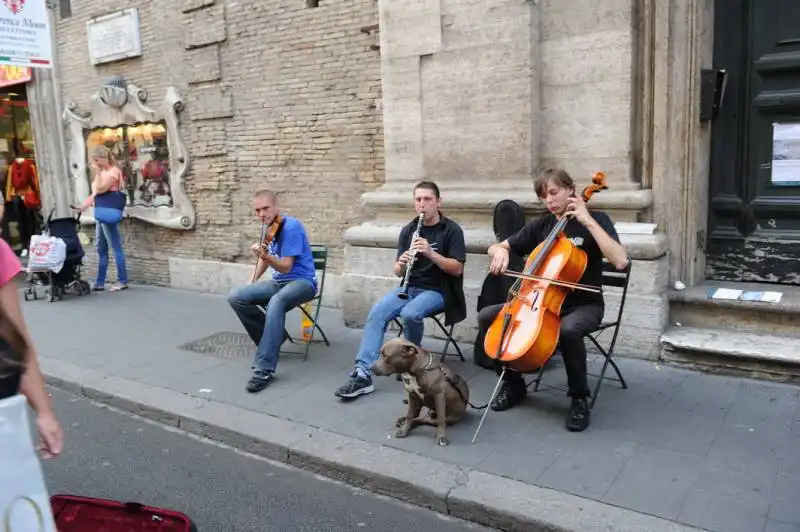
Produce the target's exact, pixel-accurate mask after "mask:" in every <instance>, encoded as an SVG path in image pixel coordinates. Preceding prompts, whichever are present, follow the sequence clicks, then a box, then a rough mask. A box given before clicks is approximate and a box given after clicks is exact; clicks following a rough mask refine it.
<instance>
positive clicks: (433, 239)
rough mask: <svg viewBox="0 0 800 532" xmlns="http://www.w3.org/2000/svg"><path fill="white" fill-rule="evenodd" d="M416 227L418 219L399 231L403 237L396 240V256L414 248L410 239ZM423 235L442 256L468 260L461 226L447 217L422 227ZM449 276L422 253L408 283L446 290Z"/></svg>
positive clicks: (425, 287)
mask: <svg viewBox="0 0 800 532" xmlns="http://www.w3.org/2000/svg"><path fill="white" fill-rule="evenodd" d="M416 228H417V222H416V220H414V222H411V223H408V224H407V225H406V226H405V227H403V229H402V231H400V238H398V240H397V258H398V259H399V258H400V255H402V254H403V253H404V252H406V251H407V250H408V249H409V248H410V247H411V239H412V238H413V236H414V231H415V230H416ZM420 236H421V237H422V238H424V239H425V240H427V241H428V243H429V244H430V245H431V248H432V249H433V250H434V251H436V252H437V253H439V254H440V255H442V256H444V257H447V258H448V259H456V260H457V261H459V262H462V263H463V262H466V260H467V248H466V245H465V243H464V232H463V230H462V229H461V227H460V226H459V225H458V224H457V223H455V222H453V221H452V220H449V219H447V218H445V217H441V218H440V220H439V223H437V224H436V225H431V226H425V225H423V226H421V227H420ZM448 277H449V275H447V274H446V273H445V272H444V271H442V269H441V268H439V267H438V266H437V265H436V264H434V262H433V261H431V260H430V259H429V258H427V257H423V256H422V255H421V254H418V255H417V258H416V259H415V262H414V267H413V268H412V270H411V275H410V276H409V279H408V286H410V287H415V288H421V289H423V290H436V291H437V292H442V291H443V285H444V283H445V281H447V280H448V279H447V278H448Z"/></svg>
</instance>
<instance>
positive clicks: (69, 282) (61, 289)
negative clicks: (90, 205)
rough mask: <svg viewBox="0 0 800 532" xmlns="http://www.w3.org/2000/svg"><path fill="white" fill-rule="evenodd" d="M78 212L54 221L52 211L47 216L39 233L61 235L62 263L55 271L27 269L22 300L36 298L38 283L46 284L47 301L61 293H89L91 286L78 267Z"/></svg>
mask: <svg viewBox="0 0 800 532" xmlns="http://www.w3.org/2000/svg"><path fill="white" fill-rule="evenodd" d="M80 219H81V215H80V213H78V215H77V216H76V217H75V218H73V217H68V218H57V219H55V220H53V211H50V215H49V216H48V217H47V224H46V226H45V229H44V231H42V234H43V235H45V236H52V237H56V238H60V239H61V240H63V241H64V243H65V244H66V248H67V253H66V259H65V260H64V265H63V266H62V267H61V270H60V271H59V272H58V273H53V272H52V271H49V270H48V271H31V268H28V276H27V286H26V288H25V291H24V292H23V297H24V298H25V301H29V300H30V299H39V293H38V291H37V286H49V289H48V290H47V300H48V301H50V302H53V301H55V300H56V299H63V298H64V294H66V293H67V292H73V293H75V294H77V295H79V296H83V295H86V294H90V293H91V292H92V287H91V286H89V283H87V282H86V281H84V280H83V279H81V266H82V265H83V256H84V251H83V246H82V245H81V241H80V238H79V237H78V228H79V227H80Z"/></svg>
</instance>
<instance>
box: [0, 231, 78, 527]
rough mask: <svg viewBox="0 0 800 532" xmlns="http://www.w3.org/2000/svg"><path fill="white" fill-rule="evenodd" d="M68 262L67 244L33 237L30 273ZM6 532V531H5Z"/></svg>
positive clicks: (60, 266) (55, 271)
mask: <svg viewBox="0 0 800 532" xmlns="http://www.w3.org/2000/svg"><path fill="white" fill-rule="evenodd" d="M65 260H67V244H66V243H65V242H64V241H63V240H62V239H60V238H56V237H54V236H45V235H33V236H32V237H31V245H30V248H29V249H28V271H29V272H45V271H48V270H50V271H51V272H53V273H58V272H60V271H61V268H63V267H64V261H65ZM3 532H5V531H3Z"/></svg>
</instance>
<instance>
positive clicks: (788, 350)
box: [660, 325, 800, 382]
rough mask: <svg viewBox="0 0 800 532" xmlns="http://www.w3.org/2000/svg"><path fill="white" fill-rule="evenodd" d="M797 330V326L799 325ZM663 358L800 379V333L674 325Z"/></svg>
mask: <svg viewBox="0 0 800 532" xmlns="http://www.w3.org/2000/svg"><path fill="white" fill-rule="evenodd" d="M795 330H797V328H795ZM660 344H661V358H662V360H664V361H666V362H668V363H672V364H676V365H683V366H689V367H692V368H694V369H700V370H704V371H709V372H715V373H729V374H736V375H745V376H749V377H755V378H763V379H770V380H779V381H788V382H800V334H779V333H766V334H764V333H755V332H750V331H737V330H730V329H723V328H702V327H679V326H675V325H673V326H670V327H668V328H667V329H666V330H665V331H664V332H663V333H662V334H661V338H660Z"/></svg>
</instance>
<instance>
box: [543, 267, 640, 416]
mask: <svg viewBox="0 0 800 532" xmlns="http://www.w3.org/2000/svg"><path fill="white" fill-rule="evenodd" d="M631 265H632V261H631V259H630V257H628V265H627V266H626V267H625V269H624V270H617V269H616V268H615V267H614V265H612V264H611V263H610V262H608V261H606V260H604V261H603V287H615V288H621V289H622V298H621V299H620V302H619V310H618V311H617V317H616V319H615V320H613V321H609V322H604V323H602V324H601V325H600V327H598V328H597V329H595V330H594V331H592V332H591V333H589V334H587V335H586V338H588V339H589V340H590V341H591V342H592V343H593V344H594V346H595V347H596V348H597V349H598V350H599V351H600V353H601V354H602V355H603V357H604V358H605V361H604V363H603V369H602V371H601V372H600V375H595V374H593V373H590V374H589V375H591V376H592V377H598V379H597V385H596V386H595V389H594V394H593V395H592V400H591V403H590V405H589V407H590V408H594V403H595V401H597V394H598V393H600V385H601V384H602V383H603V381H604V380H610V381H615V382H619V383H620V384H621V385H622V388H623V389H627V388H628V385H627V384H626V383H625V379H624V378H622V373H621V372H620V370H619V368H618V367H617V364H616V362H614V360H613V359H612V357H613V355H614V345H615V344H616V343H617V336H618V335H619V327H620V325H621V324H622V311H623V310H624V309H625V298H626V296H627V295H628V281H629V280H630V278H631ZM607 330H613V335H612V336H611V341H610V342H609V344H608V347H605V348H604V347H603V346H602V345H601V344H600V342H599V341H598V337H599V336H600V334H602V333H603V332H605V331H607ZM609 365H610V366H611V367H613V368H614V372H615V373H616V374H617V378H614V377H606V371H607V370H608V366H609ZM546 366H547V364H545V365H543V366H542V367H541V368H540V369H539V372H538V373H537V375H536V378H535V379H534V380H533V381H531V383H530V384H528V386H530V385H531V384H533V385H534V387H533V391H534V392H537V391H539V384H540V383H541V381H542V375H543V374H544V369H545V367H546ZM548 387H549V388H555V389H561V388H558V387H556V386H548Z"/></svg>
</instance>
